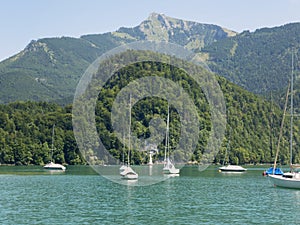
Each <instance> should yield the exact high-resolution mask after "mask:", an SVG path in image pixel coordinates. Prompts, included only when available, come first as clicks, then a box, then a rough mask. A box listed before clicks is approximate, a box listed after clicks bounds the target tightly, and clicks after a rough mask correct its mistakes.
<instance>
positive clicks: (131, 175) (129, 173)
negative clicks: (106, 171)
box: [120, 95, 139, 180]
mask: <svg viewBox="0 0 300 225" xmlns="http://www.w3.org/2000/svg"><path fill="white" fill-rule="evenodd" d="M130 137H131V95H130V98H129V132H128V140H129V141H128V145H129V147H128V154H127V165H126V166H125V167H123V168H122V167H121V168H122V170H121V168H120V175H121V178H122V179H125V180H137V179H138V177H139V175H138V174H137V173H136V172H135V171H134V170H133V169H132V168H131V167H130V152H131V151H130V150H131V143H130Z"/></svg>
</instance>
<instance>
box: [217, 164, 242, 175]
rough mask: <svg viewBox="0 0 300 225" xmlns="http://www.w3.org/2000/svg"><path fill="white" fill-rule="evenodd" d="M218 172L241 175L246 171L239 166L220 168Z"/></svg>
mask: <svg viewBox="0 0 300 225" xmlns="http://www.w3.org/2000/svg"><path fill="white" fill-rule="evenodd" d="M219 170H220V171H221V172H239V173H242V172H246V171H247V169H245V168H243V167H241V166H231V165H229V166H222V167H220V168H219Z"/></svg>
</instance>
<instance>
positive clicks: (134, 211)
mask: <svg viewBox="0 0 300 225" xmlns="http://www.w3.org/2000/svg"><path fill="white" fill-rule="evenodd" d="M266 168H267V167H266ZM264 169H265V168H262V167H261V168H258V167H251V168H248V171H247V172H246V173H243V174H223V173H219V172H218V170H217V168H216V167H209V168H208V169H207V170H205V171H204V172H199V171H198V168H197V167H196V166H189V167H184V168H183V169H182V173H181V174H180V176H179V177H172V178H170V179H167V180H165V181H162V182H159V183H156V184H153V185H149V186H125V185H120V184H117V183H114V182H111V181H110V180H108V179H106V178H103V177H102V176H99V175H98V174H97V173H95V172H93V170H91V169H90V167H85V166H73V167H71V166H69V167H68V168H67V171H66V172H61V173H50V172H45V171H44V170H43V169H41V168H40V167H6V166H1V167H0V224H14V225H15V224H145V225H146V224H300V190H290V189H280V188H274V187H273V186H272V184H271V183H270V182H269V180H268V178H266V177H263V176H262V175H261V174H262V172H263V170H264ZM137 182H139V181H137Z"/></svg>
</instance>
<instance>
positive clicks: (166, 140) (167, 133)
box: [164, 105, 169, 162]
mask: <svg viewBox="0 0 300 225" xmlns="http://www.w3.org/2000/svg"><path fill="white" fill-rule="evenodd" d="M168 148H169V105H168V115H167V129H166V139H165V158H164V161H165V162H166V161H167V151H168ZM168 154H169V153H168ZM168 156H169V155H168Z"/></svg>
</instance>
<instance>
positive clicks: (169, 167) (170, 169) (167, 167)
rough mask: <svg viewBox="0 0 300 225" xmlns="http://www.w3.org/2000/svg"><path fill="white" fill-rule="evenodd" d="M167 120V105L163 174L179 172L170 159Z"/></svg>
mask: <svg viewBox="0 0 300 225" xmlns="http://www.w3.org/2000/svg"><path fill="white" fill-rule="evenodd" d="M169 120H170V115H169V107H168V117H167V129H166V140H165V157H164V168H163V173H165V174H179V172H180V170H179V169H176V168H175V166H174V164H173V163H172V162H171V160H170V141H169Z"/></svg>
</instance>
